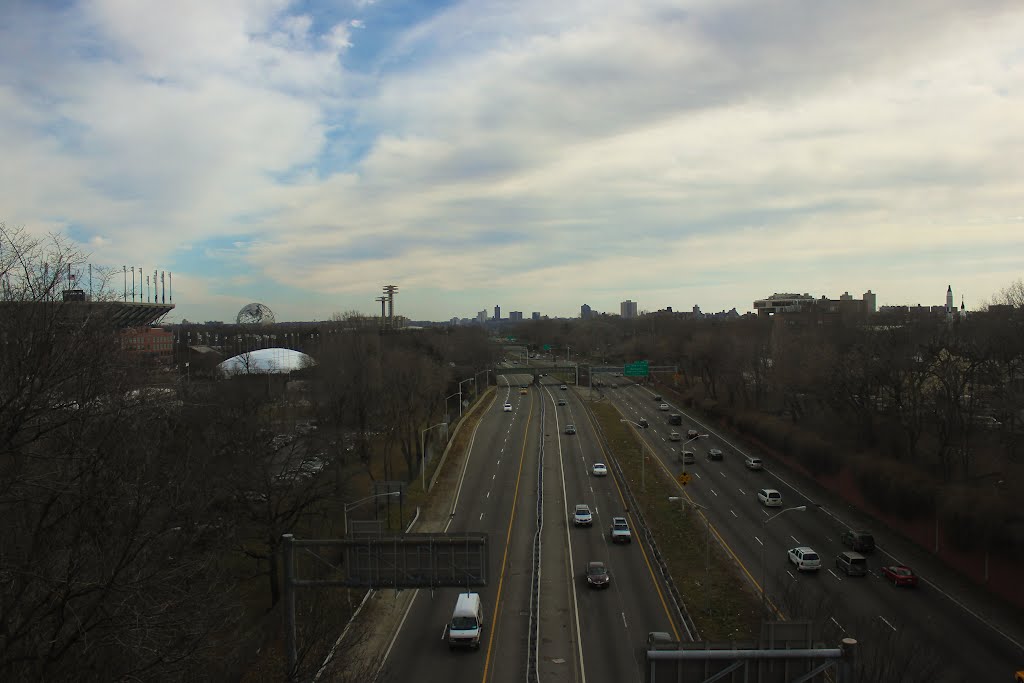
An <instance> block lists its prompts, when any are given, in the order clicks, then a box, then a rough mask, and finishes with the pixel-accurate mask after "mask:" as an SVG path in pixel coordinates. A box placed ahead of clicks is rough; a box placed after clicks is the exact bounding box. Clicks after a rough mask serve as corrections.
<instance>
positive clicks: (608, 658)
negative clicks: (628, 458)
mask: <svg viewBox="0 0 1024 683" xmlns="http://www.w3.org/2000/svg"><path fill="white" fill-rule="evenodd" d="M568 464H570V463H567V465H568ZM577 466H578V467H579V469H580V471H582V470H583V468H584V467H585V463H584V462H583V461H582V459H580V461H579V462H578V463H577ZM572 486H575V489H572V488H571V485H570V484H569V483H568V482H567V488H570V492H569V493H568V494H567V495H569V496H573V497H574V498H573V499H579V500H587V499H589V500H592V501H593V503H591V505H592V510H593V511H594V523H593V526H592V527H588V528H580V529H575V530H574V531H575V532H576V533H573V534H571V544H572V555H573V557H574V558H575V564H576V566H575V571H576V575H577V581H578V582H580V583H579V584H578V585H580V586H584V587H585V580H584V578H583V572H584V571H585V568H586V564H587V562H590V561H601V562H604V563H605V566H607V567H608V569H609V572H610V573H611V575H612V580H611V585H610V587H609V588H607V589H600V590H598V589H589V590H585V591H584V590H583V589H582V588H580V589H579V590H580V591H581V592H580V594H579V596H580V597H579V605H580V612H579V613H580V624H581V637H582V646H583V656H584V669H585V672H586V676H587V679H588V680H597V681H609V682H613V681H628V680H642V670H641V662H642V660H640V659H639V655H638V653H639V652H641V648H640V645H641V644H642V643H643V642H644V639H645V638H646V636H647V633H648V632H649V631H654V630H668V631H671V630H672V626H671V620H670V618H669V616H668V614H667V612H666V608H665V606H664V605H663V604H662V602H661V598H660V597H659V594H658V586H656V584H655V579H654V577H653V575H652V572H651V569H650V567H649V566H648V564H647V562H646V560H645V559H644V555H643V551H644V550H645V548H643V547H642V545H643V544H642V543H641V542H640V541H639V539H638V538H636V537H634V540H633V542H632V543H630V544H621V545H617V544H613V543H612V542H611V540H610V533H609V528H610V526H611V518H612V517H616V516H626V517H627V519H630V528H631V529H632V530H633V531H634V536H636V530H635V529H634V526H635V525H634V523H633V520H632V519H631V518H630V516H629V515H628V513H626V512H625V506H624V505H623V504H622V503H621V501H620V500H619V493H618V490H617V489H616V487H615V483H614V481H613V480H612V477H611V476H608V477H594V476H592V475H584V479H583V480H582V481H580V480H579V479H577V481H576V482H575V483H574V484H573V485H572Z"/></svg>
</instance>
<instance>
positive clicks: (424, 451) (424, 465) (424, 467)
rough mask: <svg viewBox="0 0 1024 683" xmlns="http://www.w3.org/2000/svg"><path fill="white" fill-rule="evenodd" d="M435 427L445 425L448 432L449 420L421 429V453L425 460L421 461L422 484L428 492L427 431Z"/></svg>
mask: <svg viewBox="0 0 1024 683" xmlns="http://www.w3.org/2000/svg"><path fill="white" fill-rule="evenodd" d="M435 427H444V428H445V432H446V434H447V430H448V423H447V422H438V423H437V424H436V425H431V426H430V427H427V428H426V429H424V430H422V431H420V453H422V454H423V462H422V463H420V476H421V477H422V486H423V491H424V493H426V491H427V445H426V444H427V441H426V440H427V432H429V431H430V430H431V429H434V428H435Z"/></svg>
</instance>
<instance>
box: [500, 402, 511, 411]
mask: <svg viewBox="0 0 1024 683" xmlns="http://www.w3.org/2000/svg"><path fill="white" fill-rule="evenodd" d="M501 409H502V410H504V411H505V412H506V413H511V412H512V404H511V403H506V404H505V405H503V406H502V407H501Z"/></svg>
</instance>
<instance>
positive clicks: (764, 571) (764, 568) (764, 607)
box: [761, 505, 807, 613]
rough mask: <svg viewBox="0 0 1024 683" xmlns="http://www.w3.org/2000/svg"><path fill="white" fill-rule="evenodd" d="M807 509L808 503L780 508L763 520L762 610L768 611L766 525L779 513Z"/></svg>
mask: <svg viewBox="0 0 1024 683" xmlns="http://www.w3.org/2000/svg"><path fill="white" fill-rule="evenodd" d="M806 509H807V506H806V505H798V506H796V507H792V508H786V509H785V510H779V511H778V512H776V513H775V514H774V515H772V516H771V517H769V518H767V519H766V520H764V521H763V522H761V536H763V537H764V538H762V539H761V611H762V612H764V613H767V611H768V603H767V601H766V598H765V593H764V591H765V583H766V582H767V581H768V565H767V564H766V559H765V554H764V549H765V546H767V545H768V537H767V536H765V527H766V526H768V522H770V521H772V520H773V519H775V518H776V517H778V516H779V515H781V514H783V513H786V512H792V511H793V510H796V511H798V512H803V511H805V510H806Z"/></svg>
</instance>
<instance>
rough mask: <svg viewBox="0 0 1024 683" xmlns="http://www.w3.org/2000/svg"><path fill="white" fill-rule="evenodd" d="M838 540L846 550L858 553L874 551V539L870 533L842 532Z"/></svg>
mask: <svg viewBox="0 0 1024 683" xmlns="http://www.w3.org/2000/svg"><path fill="white" fill-rule="evenodd" d="M839 540H840V541H841V542H842V544H843V545H845V546H846V547H847V548H849V549H851V550H854V551H856V552H858V553H870V552H871V551H873V550H874V549H875V537H874V536H872V535H871V532H870V531H854V530H852V529H851V530H848V531H844V532H843V534H842V536H840V537H839Z"/></svg>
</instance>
